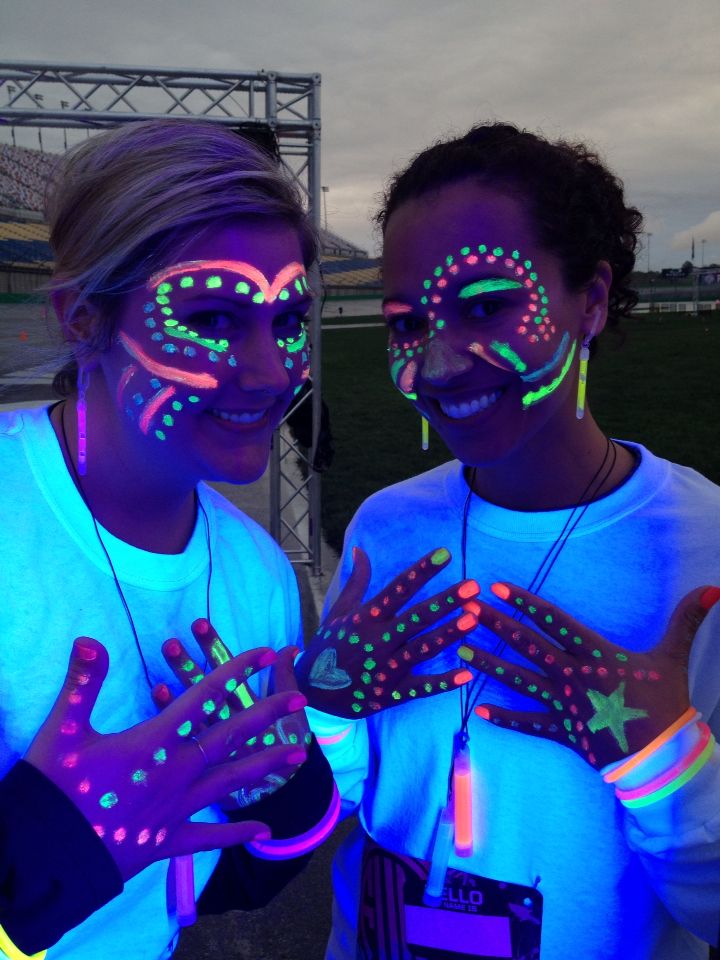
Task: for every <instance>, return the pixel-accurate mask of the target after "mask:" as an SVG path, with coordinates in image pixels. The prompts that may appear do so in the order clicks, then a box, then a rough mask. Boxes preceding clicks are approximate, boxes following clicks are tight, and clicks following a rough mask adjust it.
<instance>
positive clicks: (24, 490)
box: [0, 408, 301, 960]
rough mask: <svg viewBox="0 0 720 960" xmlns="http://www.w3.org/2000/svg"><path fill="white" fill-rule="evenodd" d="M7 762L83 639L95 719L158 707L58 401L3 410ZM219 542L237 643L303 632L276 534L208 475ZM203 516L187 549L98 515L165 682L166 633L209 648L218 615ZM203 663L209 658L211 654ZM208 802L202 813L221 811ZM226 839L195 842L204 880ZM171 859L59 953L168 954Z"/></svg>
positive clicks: (98, 959) (152, 667)
mask: <svg viewBox="0 0 720 960" xmlns="http://www.w3.org/2000/svg"><path fill="white" fill-rule="evenodd" d="M0 491H2V498H3V499H2V522H1V523H0V583H2V587H3V590H2V608H1V611H0V625H1V626H0V634H1V636H2V641H1V644H2V647H1V652H0V690H1V691H2V696H1V697H0V775H1V774H4V773H5V772H6V771H7V770H8V769H9V767H11V766H12V764H13V763H14V762H15V760H17V759H18V757H21V756H22V755H23V754H24V752H25V751H26V750H27V747H28V745H29V744H30V742H31V740H32V738H33V736H34V735H35V733H36V731H37V729H38V727H40V725H41V724H42V723H43V721H44V720H45V718H46V716H47V714H48V712H49V710H50V708H51V706H52V704H53V702H54V700H55V697H56V696H57V694H58V692H59V690H60V687H61V685H62V682H63V679H64V676H65V671H66V669H67V663H68V658H69V655H70V649H71V645H72V641H73V640H74V638H75V637H77V636H91V637H95V638H96V639H97V640H100V641H101V642H102V643H103V644H104V645H105V646H106V647H107V649H108V652H109V655H110V670H109V673H108V678H107V680H106V681H105V684H104V686H103V689H102V691H101V693H100V697H99V699H98V702H97V706H96V709H95V711H94V713H93V717H92V722H93V725H94V727H95V728H96V729H97V730H99V731H100V732H102V733H109V732H112V731H116V730H123V729H125V728H127V727H129V726H132V725H133V724H135V723H138V722H139V721H140V720H144V719H146V718H148V717H151V716H154V715H155V713H156V710H155V707H154V706H153V703H152V700H151V698H150V689H149V688H148V683H147V679H146V677H145V673H144V670H143V667H142V663H141V660H140V656H139V654H138V651H137V648H136V646H135V641H134V639H133V635H132V631H131V628H130V624H129V622H128V618H127V615H126V613H125V610H124V609H123V605H122V602H121V600H120V596H119V594H118V591H117V588H116V585H115V582H114V580H113V577H112V572H111V570H110V568H109V565H108V562H107V559H106V557H105V554H104V552H103V550H102V547H101V546H100V543H99V542H98V538H97V535H96V532H95V529H94V526H93V523H92V518H91V516H90V513H89V511H88V509H87V507H86V506H85V504H84V502H83V500H82V498H81V497H80V495H79V493H78V491H77V489H76V488H75V485H74V484H73V481H72V479H71V478H70V476H69V474H68V471H67V468H66V466H65V463H64V460H63V456H62V452H61V450H60V447H59V444H58V442H57V438H56V436H55V433H54V430H53V428H52V425H51V423H50V419H49V416H48V410H47V408H40V409H31V410H18V411H9V412H5V413H2V414H0ZM198 495H199V497H200V501H201V503H202V505H203V507H204V508H205V511H206V513H207V518H208V523H209V540H210V551H211V553H212V581H211V588H210V617H211V620H212V623H213V625H214V626H215V628H216V629H217V631H218V635H219V636H220V637H221V638H222V639H223V640H224V642H225V643H226V644H227V646H228V647H229V648H230V650H231V651H233V652H234V653H237V652H240V651H242V650H249V649H251V648H253V647H257V646H264V645H267V646H270V647H273V648H275V649H278V648H280V647H284V646H285V645H287V644H289V643H293V644H294V643H298V640H299V637H300V632H301V626H300V610H299V599H298V593H297V583H296V580H295V576H294V573H293V571H292V568H291V566H290V564H289V562H288V560H287V558H286V557H285V555H284V554H283V552H282V551H281V550H280V548H279V547H278V546H277V544H276V543H275V542H274V541H273V540H272V539H271V538H270V537H269V536H268V534H267V533H266V532H265V531H264V530H262V529H261V528H260V527H259V526H258V525H257V524H256V523H255V522H254V521H252V520H250V519H249V518H248V517H246V516H245V515H244V514H242V513H240V512H239V511H238V510H236V509H235V508H234V507H233V506H232V505H231V504H230V503H228V501H227V500H225V499H224V498H223V497H221V496H220V495H219V494H218V493H216V492H215V491H213V490H212V489H210V488H209V487H207V486H205V485H202V484H201V485H200V486H199V488H198ZM198 514H199V515H198V520H197V522H196V525H195V529H194V531H193V533H192V536H191V538H190V541H189V543H188V544H187V546H186V548H185V550H184V551H183V552H182V553H180V554H172V555H170V554H156V553H149V552H147V551H145V550H139V549H137V548H136V547H133V546H130V545H129V544H127V543H124V542H123V541H121V540H119V539H117V537H114V536H113V535H112V534H111V533H109V532H108V531H107V530H104V529H103V528H102V527H101V528H100V533H101V536H102V539H103V541H104V543H105V546H106V547H107V550H108V552H109V554H110V556H111V558H112V562H113V564H114V566H115V570H116V573H117V576H118V579H119V581H120V584H121V587H122V592H123V594H124V595H125V598H126V601H127V604H128V607H129V609H130V612H131V615H132V618H133V621H134V623H135V628H136V630H137V634H138V637H139V640H140V645H141V648H142V651H143V656H144V658H145V661H146V663H147V666H148V671H149V674H150V679H151V681H152V683H153V684H155V683H157V682H158V681H164V682H166V683H168V685H169V686H170V687H171V688H172V689H174V690H175V691H176V692H179V691H180V688H179V685H178V684H177V681H175V680H174V678H173V677H172V674H171V672H170V670H169V668H168V666H167V665H166V663H165V661H164V659H163V657H162V654H161V652H160V646H161V644H162V643H163V641H165V640H167V639H169V638H170V637H177V638H178V639H180V640H181V641H182V642H183V643H184V644H185V645H186V647H187V648H188V650H189V651H190V652H195V655H196V656H198V657H199V656H200V652H199V650H198V647H197V645H196V644H195V641H194V638H193V636H192V633H191V632H190V624H191V623H192V621H193V620H195V619H197V618H198V617H204V616H206V615H207V602H206V589H207V582H208V561H209V555H208V544H207V537H206V530H205V521H204V519H203V516H202V512H201V511H198ZM200 662H202V661H200ZM221 818H222V814H220V813H219V811H217V810H215V809H212V808H208V809H206V810H205V811H202V813H201V815H200V817H199V819H203V820H211V821H212V820H218V819H221ZM218 855H219V854H218V853H217V852H211V853H205V854H196V855H195V883H196V892H197V895H198V896H199V893H200V891H201V890H202V888H203V886H204V885H205V883H206V882H207V880H208V878H209V876H210V874H211V873H212V870H213V868H214V866H215V863H216V862H217V858H218ZM167 868H168V861H161V862H160V863H156V864H153V865H152V866H150V867H149V868H148V869H146V870H144V871H143V872H142V873H140V874H139V875H138V876H136V877H134V878H133V879H132V880H130V881H129V882H128V883H127V884H126V885H125V890H124V892H123V893H122V894H121V895H120V896H119V897H117V898H116V899H115V900H113V901H111V902H110V903H108V904H107V905H106V906H105V907H103V908H102V909H101V910H99V911H98V912H97V913H95V914H94V915H93V916H91V917H90V918H89V919H88V920H87V921H86V922H85V923H83V924H81V925H80V926H79V927H77V928H75V929H74V930H72V931H70V932H69V933H68V934H66V936H65V937H63V938H62V940H61V941H60V942H59V943H58V944H57V945H56V946H54V947H52V948H51V949H50V950H49V952H48V960H65V958H72V960H129V958H132V960H159V958H161V957H166V956H169V955H170V953H171V952H172V948H173V946H174V942H175V939H176V936H177V924H176V922H175V918H174V916H173V915H169V913H168V904H167V897H166V874H167Z"/></svg>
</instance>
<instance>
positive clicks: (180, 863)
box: [60, 403, 212, 927]
mask: <svg viewBox="0 0 720 960" xmlns="http://www.w3.org/2000/svg"><path fill="white" fill-rule="evenodd" d="M65 409H66V407H65V403H63V405H62V410H61V411H60V428H61V430H62V435H63V442H64V444H65V450H66V451H67V456H68V460H69V461H70V466H71V468H72V472H73V475H74V477H75V484H76V486H77V489H78V493H79V494H80V496H81V498H82V501H83V503H84V504H85V506H86V507H87V509H88V512H89V514H90V517H91V519H92V522H93V526H94V527H95V534H96V536H97V538H98V542H99V543H100V546H101V547H102V550H103V553H104V554H105V558H106V560H107V562H108V566H109V567H110V571H111V573H112V575H113V580H114V581H115V589H116V590H117V592H118V596H119V597H120V601H121V603H122V605H123V609H124V610H125V614H126V615H127V618H128V623H129V624H130V629H131V630H132V635H133V639H134V640H135V647H136V648H137V652H138V654H139V656H140V662H141V663H142V668H143V671H144V672H145V679H146V680H147V684H148V688H149V689H150V691H152V688H153V682H152V680H151V679H150V672H149V670H148V666H147V663H146V661H145V657H144V656H143V652H142V647H141V646H140V638H139V637H138V632H137V630H136V628H135V621H134V620H133V617H132V614H131V613H130V607H129V606H128V602H127V600H126V599H125V594H124V593H123V591H122V587H121V586H120V581H119V579H118V575H117V573H116V571H115V564H114V563H113V562H112V558H111V557H110V554H109V552H108V549H107V547H106V546H105V542H104V541H103V538H102V537H101V536H100V529H99V527H98V523H97V520H96V519H95V514H94V513H93V512H92V510H91V509H90V504H89V503H88V501H87V498H86V497H85V492H84V491H83V488H82V484H81V482H80V477H79V476H78V471H77V469H76V467H75V463H74V462H73V458H72V454H71V453H70V447H69V445H68V439H67V433H66V431H65ZM195 503H196V505H197V508H198V509H199V510H200V512H201V513H202V515H203V520H204V521H205V542H206V544H207V552H208V578H207V587H206V591H205V601H206V606H207V620H208V621H209V622H210V623H211V622H212V621H211V620H210V581H211V580H212V546H211V544H210V521H209V520H208V516H207V513H206V512H205V508H204V507H203V505H202V502H201V501H200V497H199V496H198V494H197V490H196V491H195ZM206 665H207V661H206ZM198 745H199V744H198ZM201 750H202V748H201ZM173 867H174V875H175V904H176V917H177V921H178V926H181V927H188V926H191V925H192V924H193V923H195V920H196V919H197V912H196V909H195V883H194V873H193V855H192V854H186V855H185V856H179V857H173Z"/></svg>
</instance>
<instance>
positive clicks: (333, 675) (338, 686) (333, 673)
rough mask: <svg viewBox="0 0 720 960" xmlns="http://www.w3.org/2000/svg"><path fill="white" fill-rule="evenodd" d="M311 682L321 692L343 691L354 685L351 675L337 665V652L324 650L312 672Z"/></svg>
mask: <svg viewBox="0 0 720 960" xmlns="http://www.w3.org/2000/svg"><path fill="white" fill-rule="evenodd" d="M308 680H309V682H310V683H311V684H312V686H313V687H319V688H320V689H321V690H342V688H343V687H349V686H350V684H351V683H352V681H351V679H350V674H349V673H347V672H346V671H345V670H343V669H342V667H338V665H337V650H335V648H334V647H328V648H327V649H326V650H323V651H322V653H321V654H320V656H319V657H318V658H317V660H316V661H315V663H314V664H313V665H312V669H311V670H310V676H309V678H308Z"/></svg>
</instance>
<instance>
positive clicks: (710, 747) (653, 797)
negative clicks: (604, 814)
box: [622, 737, 715, 810]
mask: <svg viewBox="0 0 720 960" xmlns="http://www.w3.org/2000/svg"><path fill="white" fill-rule="evenodd" d="M714 752H715V738H714V737H711V738H709V739H708V742H707V743H706V744H705V749H704V750H703V751H702V753H701V754H700V756H699V757H698V758H697V760H696V761H695V762H694V763H693V764H692V765H691V766H689V767H687V768H686V769H685V770H684V771H683V773H681V774H680V776H679V777H677V778H676V779H675V780H671V781H670V783H667V784H666V785H665V786H664V787H660V789H659V790H655V791H654V792H653V793H647V794H645V795H644V796H642V797H636V798H635V799H634V800H623V801H622V802H623V805H624V806H626V807H629V808H630V809H631V810H634V809H636V808H637V807H647V806H649V805H650V804H651V803H657V802H658V801H659V800H664V799H665V797H669V796H670V795H671V794H672V793H675V791H676V790H679V789H680V787H684V786H685V784H686V783H688V781H690V780H692V778H693V777H694V776H695V774H697V773H699V772H700V771H701V770H702V768H703V767H704V766H705V764H706V763H707V762H708V760H709V759H710V757H711V756H712V755H713V753H714Z"/></svg>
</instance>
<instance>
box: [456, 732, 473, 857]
mask: <svg viewBox="0 0 720 960" xmlns="http://www.w3.org/2000/svg"><path fill="white" fill-rule="evenodd" d="M452 798H453V814H454V820H455V853H456V854H457V855H458V856H459V857H470V856H472V852H473V831H472V770H471V767H470V754H469V753H468V751H467V749H466V748H463V749H462V750H460V751H459V752H458V753H457V754H456V755H455V761H454V762H453V793H452Z"/></svg>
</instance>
